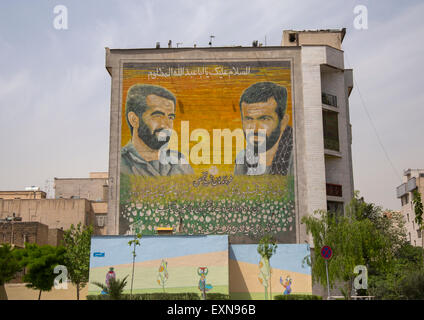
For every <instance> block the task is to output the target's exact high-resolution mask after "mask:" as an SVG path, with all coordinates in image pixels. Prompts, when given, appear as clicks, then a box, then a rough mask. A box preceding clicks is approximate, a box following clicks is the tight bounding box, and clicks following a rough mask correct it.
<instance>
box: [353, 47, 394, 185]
mask: <svg viewBox="0 0 424 320" xmlns="http://www.w3.org/2000/svg"><path fill="white" fill-rule="evenodd" d="M345 56H346V60H347V63H348V64H349V65H350V66H352V65H351V64H350V62H349V59H348V57H347V53H346V52H345ZM353 83H354V85H355V88H356V90H357V91H358V95H359V99H360V100H361V104H362V107H363V108H364V110H365V114H366V115H367V117H368V120H369V121H370V124H371V127H372V128H373V130H374V134H375V135H376V137H377V141H378V143H379V144H380V147H381V149H383V152H384V155H385V156H386V159H387V161H388V162H389V163H390V166H391V167H392V169H393V172H394V173H395V175H396V178H398V179H400V180H401V181H402V175H400V177H399V171H398V170H397V169H396V168H395V166H394V164H393V162H392V160H391V159H390V157H389V154H388V153H387V151H386V148H385V147H384V145H383V142H382V140H381V138H380V135H379V134H378V131H377V127H376V126H375V124H374V121H373V120H372V118H371V115H370V113H369V112H368V108H367V106H366V105H365V101H364V98H363V97H362V94H361V90H359V86H358V83H357V82H356V80H355V77H353Z"/></svg>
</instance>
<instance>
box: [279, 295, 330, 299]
mask: <svg viewBox="0 0 424 320" xmlns="http://www.w3.org/2000/svg"><path fill="white" fill-rule="evenodd" d="M274 300H322V297H321V296H316V295H313V294H285V295H283V294H280V295H278V296H274Z"/></svg>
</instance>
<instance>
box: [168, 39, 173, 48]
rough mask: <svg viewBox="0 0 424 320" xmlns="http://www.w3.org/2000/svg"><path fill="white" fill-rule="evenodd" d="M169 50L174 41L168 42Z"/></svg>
mask: <svg viewBox="0 0 424 320" xmlns="http://www.w3.org/2000/svg"><path fill="white" fill-rule="evenodd" d="M168 48H172V40H169V41H168Z"/></svg>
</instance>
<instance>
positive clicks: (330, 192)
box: [326, 183, 343, 197]
mask: <svg viewBox="0 0 424 320" xmlns="http://www.w3.org/2000/svg"><path fill="white" fill-rule="evenodd" d="M326 189H327V196H331V197H343V192H342V186H341V185H339V184H332V183H326Z"/></svg>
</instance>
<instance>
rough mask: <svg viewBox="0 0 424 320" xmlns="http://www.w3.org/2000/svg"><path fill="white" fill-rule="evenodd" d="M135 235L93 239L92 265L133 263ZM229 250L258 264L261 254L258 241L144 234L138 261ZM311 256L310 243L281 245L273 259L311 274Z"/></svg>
mask: <svg viewBox="0 0 424 320" xmlns="http://www.w3.org/2000/svg"><path fill="white" fill-rule="evenodd" d="M132 239H133V237H132V236H102V237H93V238H92V240H91V254H90V268H96V267H108V266H116V265H119V264H127V263H132V247H131V248H130V247H129V245H128V241H130V240H132ZM226 250H229V259H234V260H238V261H242V262H247V263H252V264H258V263H259V260H260V256H259V254H258V252H257V245H256V244H239V245H229V244H228V236H226V235H208V236H162V237H160V236H143V238H142V239H141V241H140V246H137V249H136V254H137V256H136V260H135V261H136V262H143V261H149V260H158V259H167V258H175V257H181V256H186V255H192V254H204V253H212V252H221V251H226ZM307 255H309V246H308V245H307V244H278V247H277V252H276V253H275V255H274V256H272V258H271V266H272V267H273V268H276V269H283V270H289V271H294V272H299V273H304V274H310V273H311V269H310V267H309V266H307V265H304V266H302V261H303V259H304V257H305V256H307Z"/></svg>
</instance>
